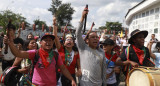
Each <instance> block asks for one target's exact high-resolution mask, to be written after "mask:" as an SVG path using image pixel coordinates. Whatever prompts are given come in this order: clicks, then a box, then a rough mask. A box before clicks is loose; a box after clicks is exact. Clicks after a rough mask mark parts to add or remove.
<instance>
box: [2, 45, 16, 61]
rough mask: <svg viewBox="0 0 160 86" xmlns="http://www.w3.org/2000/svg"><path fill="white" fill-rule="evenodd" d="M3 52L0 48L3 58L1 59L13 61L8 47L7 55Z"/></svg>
mask: <svg viewBox="0 0 160 86" xmlns="http://www.w3.org/2000/svg"><path fill="white" fill-rule="evenodd" d="M4 46H5V45H4ZM4 51H5V50H4V48H2V54H3V55H4V58H3V59H4V60H6V61H11V60H13V59H14V58H15V56H14V55H13V54H12V52H11V50H10V48H9V46H8V53H7V54H4Z"/></svg>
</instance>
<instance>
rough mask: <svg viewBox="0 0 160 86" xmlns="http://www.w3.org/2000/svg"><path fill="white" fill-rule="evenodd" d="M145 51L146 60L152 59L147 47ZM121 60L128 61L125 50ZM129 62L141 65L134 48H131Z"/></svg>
mask: <svg viewBox="0 0 160 86" xmlns="http://www.w3.org/2000/svg"><path fill="white" fill-rule="evenodd" d="M145 50H146V56H145V58H144V60H146V59H147V58H148V59H150V54H149V50H148V48H146V47H145ZM120 58H121V60H122V61H126V60H127V55H126V54H125V50H123V52H122V54H121V55H120ZM129 60H130V61H133V62H136V63H139V60H138V57H137V55H136V53H135V51H134V49H133V48H132V46H130V49H129ZM143 62H144V61H143ZM139 65H140V63H139ZM141 66H146V65H141Z"/></svg>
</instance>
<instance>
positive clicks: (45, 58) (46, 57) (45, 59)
mask: <svg viewBox="0 0 160 86" xmlns="http://www.w3.org/2000/svg"><path fill="white" fill-rule="evenodd" d="M39 56H40V58H41V59H42V64H43V65H44V67H45V68H46V67H48V65H49V64H50V63H51V61H52V58H53V51H52V50H51V51H50V52H49V53H48V52H46V51H44V50H43V49H42V48H40V49H39Z"/></svg>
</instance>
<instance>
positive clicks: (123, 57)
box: [120, 50, 127, 61]
mask: <svg viewBox="0 0 160 86" xmlns="http://www.w3.org/2000/svg"><path fill="white" fill-rule="evenodd" d="M120 58H121V60H122V61H126V60H127V57H126V54H125V50H123V52H122V54H121V55H120Z"/></svg>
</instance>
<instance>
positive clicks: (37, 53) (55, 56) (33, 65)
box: [24, 50, 59, 85]
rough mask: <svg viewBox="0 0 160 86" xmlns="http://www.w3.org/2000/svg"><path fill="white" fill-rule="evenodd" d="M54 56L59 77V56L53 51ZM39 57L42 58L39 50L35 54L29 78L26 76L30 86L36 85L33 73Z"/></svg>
mask: <svg viewBox="0 0 160 86" xmlns="http://www.w3.org/2000/svg"><path fill="white" fill-rule="evenodd" d="M53 54H54V58H55V61H56V65H55V66H56V67H55V68H56V76H57V73H58V66H57V61H58V56H59V54H58V53H57V52H56V51H53ZM39 57H40V56H39V50H37V51H36V54H35V57H34V60H33V62H32V64H31V69H30V71H29V72H28V74H27V76H24V77H25V78H26V80H27V83H28V84H30V85H34V84H33V83H32V77H33V73H34V67H35V65H36V63H37V62H38V60H39ZM56 78H57V77H56Z"/></svg>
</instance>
